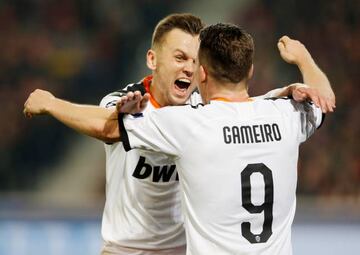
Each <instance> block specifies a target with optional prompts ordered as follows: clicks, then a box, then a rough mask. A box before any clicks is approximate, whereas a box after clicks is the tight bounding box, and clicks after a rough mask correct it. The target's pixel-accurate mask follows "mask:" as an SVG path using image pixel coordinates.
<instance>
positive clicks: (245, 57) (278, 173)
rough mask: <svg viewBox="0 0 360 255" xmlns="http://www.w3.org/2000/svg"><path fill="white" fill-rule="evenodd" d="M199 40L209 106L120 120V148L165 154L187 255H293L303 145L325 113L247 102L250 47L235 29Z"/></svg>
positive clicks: (310, 107) (202, 87) (275, 102)
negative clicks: (172, 169) (177, 194)
mask: <svg viewBox="0 0 360 255" xmlns="http://www.w3.org/2000/svg"><path fill="white" fill-rule="evenodd" d="M285 40H287V39H285ZM200 41H201V42H200V49H199V61H200V64H201V67H200V80H201V82H200V83H199V85H198V88H199V91H200V94H201V96H202V99H203V102H204V103H205V105H204V106H201V105H199V106H198V107H191V106H178V107H165V108H162V109H159V110H158V111H152V112H149V113H148V114H146V115H144V116H131V115H129V116H128V117H126V118H124V119H120V120H119V125H120V136H121V140H122V142H123V144H124V148H125V150H126V151H130V150H131V149H132V148H137V149H143V150H149V151H153V152H162V153H165V154H167V155H168V156H169V157H171V158H172V159H173V160H174V162H175V163H176V166H177V170H178V173H179V180H180V186H181V191H182V194H181V198H182V204H183V209H184V218H185V231H186V237H187V254H189V255H191V254H195V255H199V254H217V255H225V254H229V255H231V254H264V255H266V254H269V255H273V254H277V255H281V254H283V255H289V254H291V253H292V248H291V225H292V222H293V218H294V214H295V207H296V195H295V193H296V192H295V191H296V183H297V161H298V152H299V145H300V144H301V143H302V142H304V141H306V140H307V139H308V138H309V137H310V136H311V135H312V134H313V133H314V132H315V130H316V129H317V128H319V127H320V126H321V124H322V122H323V120H324V116H323V113H322V111H321V109H320V108H318V107H316V106H315V105H314V104H312V103H309V102H305V103H298V102H295V101H294V100H290V99H288V98H281V99H268V100H253V99H252V98H250V97H249V95H248V92H247V91H248V81H249V80H250V79H251V76H252V73H253V54H254V44H253V40H252V37H251V36H250V35H249V34H248V33H246V32H245V31H244V30H242V29H241V28H239V27H237V26H235V25H231V24H217V25H212V26H209V27H207V28H205V29H204V30H202V32H201V34H200ZM280 44H282V42H281V41H280ZM283 46H284V45H280V46H279V47H283ZM304 57H305V58H309V55H308V56H304ZM308 60H309V61H312V60H311V58H309V59H308ZM313 64H315V63H313ZM327 86H328V89H329V90H331V87H330V84H329V83H328V84H327ZM145 99H146V98H145ZM137 100H141V97H139V98H138V99H137ZM137 100H134V101H137ZM179 116H181V117H179Z"/></svg>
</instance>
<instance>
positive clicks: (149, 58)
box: [146, 49, 156, 71]
mask: <svg viewBox="0 0 360 255" xmlns="http://www.w3.org/2000/svg"><path fill="white" fill-rule="evenodd" d="M146 65H147V66H148V67H149V69H150V70H152V71H154V70H155V69H156V52H155V51H154V50H152V49H150V50H148V52H147V53H146Z"/></svg>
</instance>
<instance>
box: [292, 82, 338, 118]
mask: <svg viewBox="0 0 360 255" xmlns="http://www.w3.org/2000/svg"><path fill="white" fill-rule="evenodd" d="M289 88H290V91H291V94H292V97H293V98H294V100H295V101H297V102H304V101H312V102H313V103H314V104H315V105H316V106H317V107H319V108H321V111H322V112H323V113H327V112H333V111H334V109H335V105H334V103H333V100H331V99H330V98H326V97H324V96H322V95H320V93H319V92H318V90H317V89H313V88H310V87H309V86H308V85H306V84H303V83H294V84H291V85H289Z"/></svg>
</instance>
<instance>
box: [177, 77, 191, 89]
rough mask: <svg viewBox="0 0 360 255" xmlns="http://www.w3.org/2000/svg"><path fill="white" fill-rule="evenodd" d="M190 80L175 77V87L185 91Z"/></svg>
mask: <svg viewBox="0 0 360 255" xmlns="http://www.w3.org/2000/svg"><path fill="white" fill-rule="evenodd" d="M190 84H191V82H190V80H188V79H177V80H176V81H175V85H176V87H177V88H178V89H179V90H181V91H186V90H187V89H188V88H189V87H190Z"/></svg>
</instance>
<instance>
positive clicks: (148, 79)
mask: <svg viewBox="0 0 360 255" xmlns="http://www.w3.org/2000/svg"><path fill="white" fill-rule="evenodd" d="M152 78H153V76H152V75H148V76H146V77H145V78H144V79H143V83H144V87H145V90H146V92H147V93H149V94H150V103H151V104H152V105H153V106H154V107H155V108H161V105H160V104H159V103H158V102H157V101H156V100H155V98H154V96H153V95H152V94H151V91H150V85H151V81H152Z"/></svg>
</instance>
